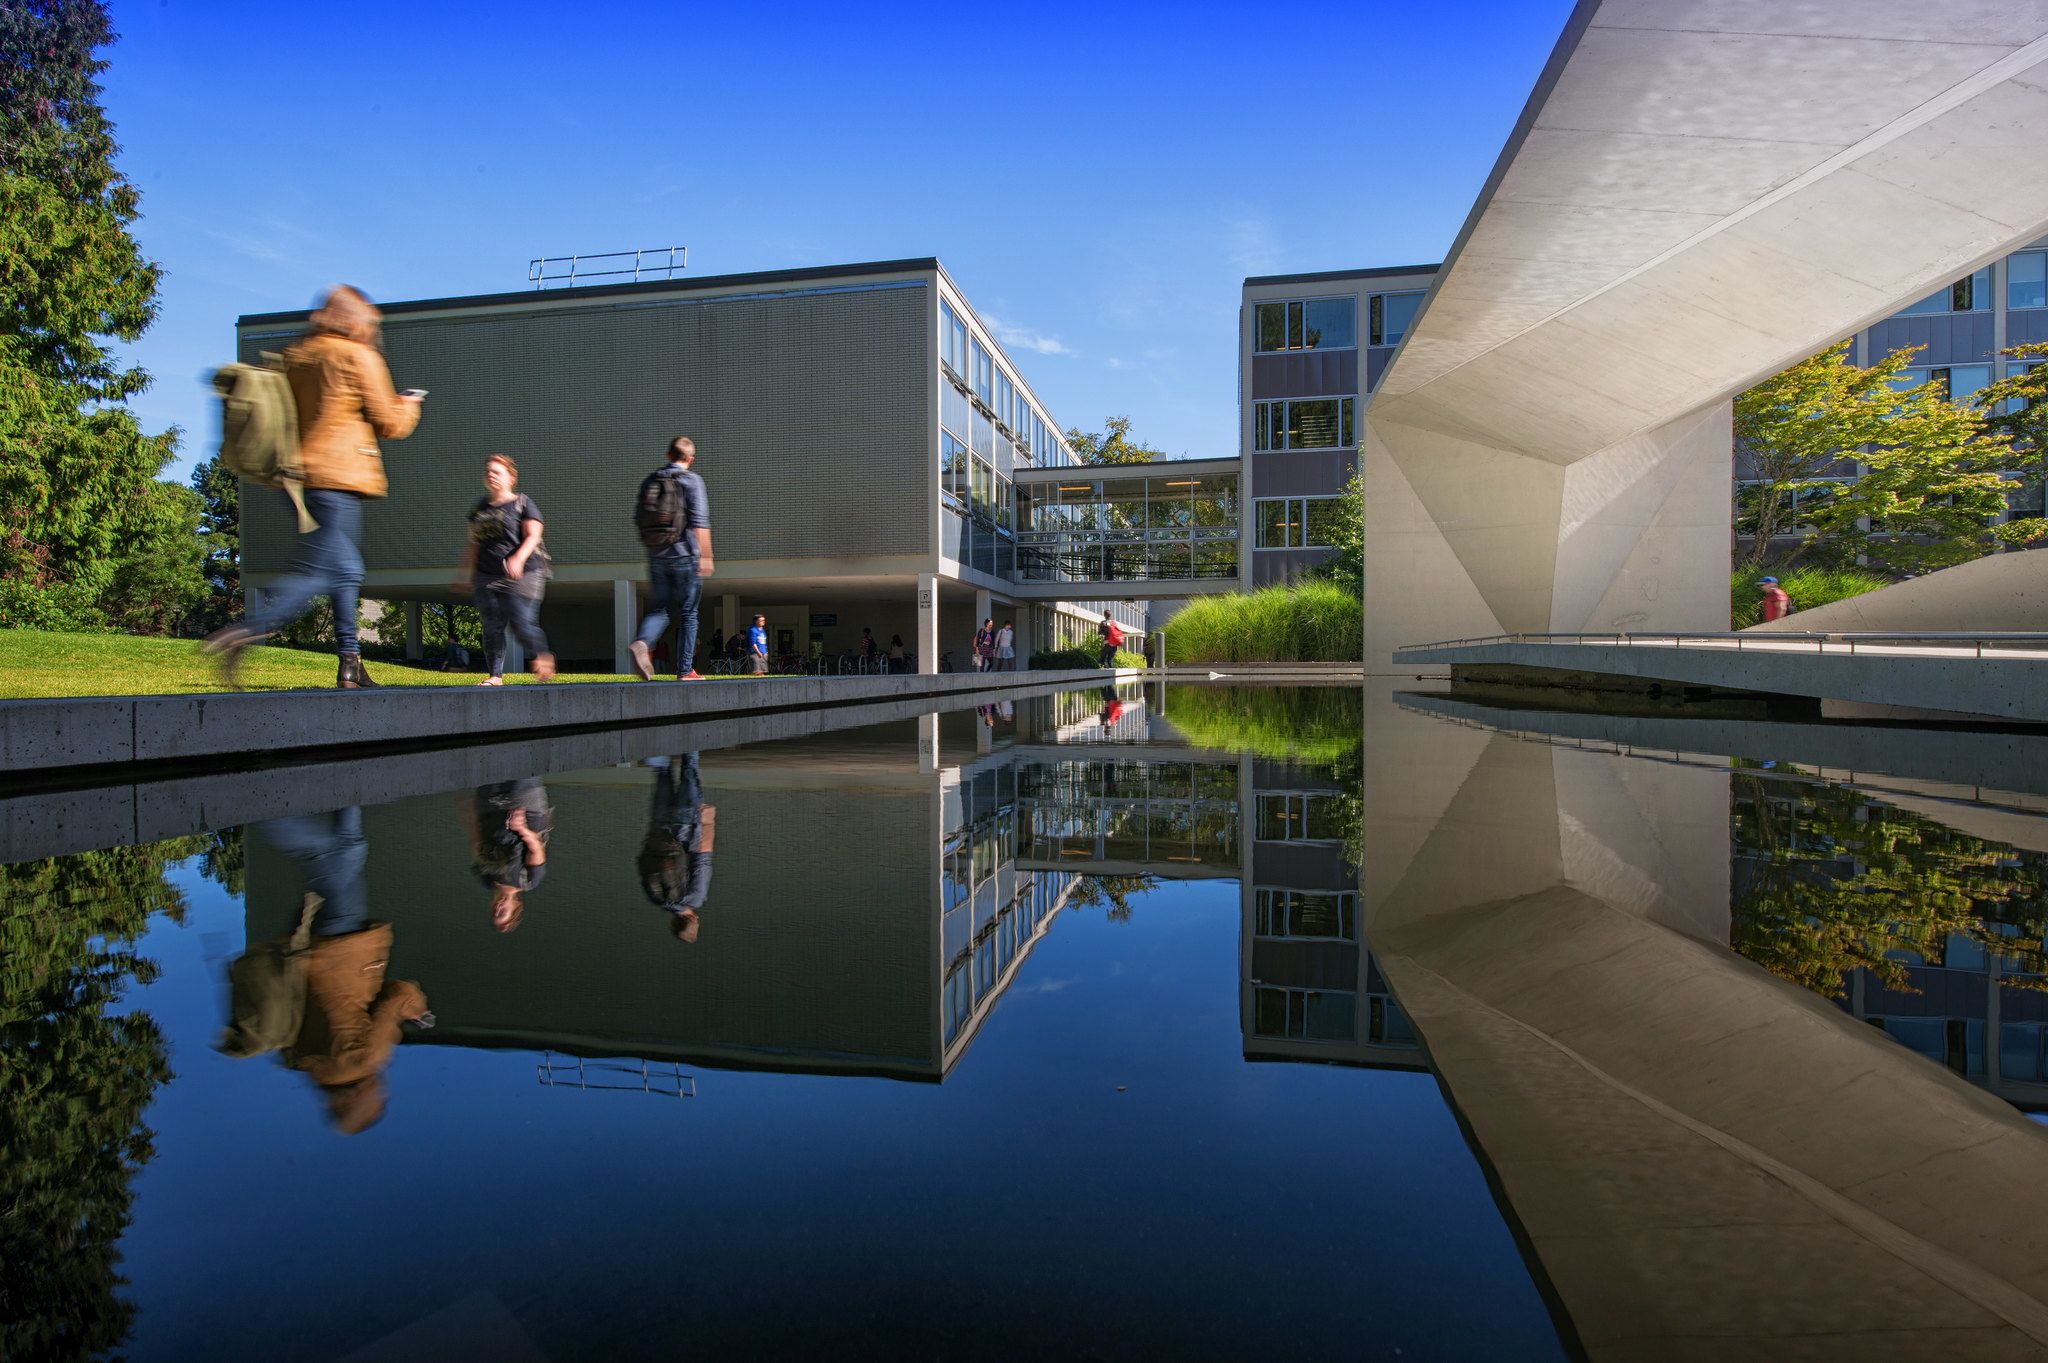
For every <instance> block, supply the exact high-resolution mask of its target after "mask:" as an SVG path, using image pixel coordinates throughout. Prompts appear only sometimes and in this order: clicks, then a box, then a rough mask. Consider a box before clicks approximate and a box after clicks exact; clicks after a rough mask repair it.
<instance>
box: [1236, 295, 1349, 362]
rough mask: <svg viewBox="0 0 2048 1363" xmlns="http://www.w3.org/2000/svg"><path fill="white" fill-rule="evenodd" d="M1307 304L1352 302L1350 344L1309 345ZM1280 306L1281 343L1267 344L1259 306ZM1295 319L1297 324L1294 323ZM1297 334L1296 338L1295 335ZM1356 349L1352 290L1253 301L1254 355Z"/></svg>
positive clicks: (1263, 307) (1262, 307)
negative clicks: (1261, 327) (1275, 344)
mask: <svg viewBox="0 0 2048 1363" xmlns="http://www.w3.org/2000/svg"><path fill="white" fill-rule="evenodd" d="M1310 303H1349V304H1350V305H1351V344H1349V345H1310V344H1309V343H1308V305H1309V304H1310ZM1273 307H1277V308H1279V309H1281V314H1280V316H1281V322H1280V337H1281V341H1282V344H1281V345H1279V346H1267V345H1265V344H1264V343H1263V340H1262V334H1261V332H1260V330H1259V325H1260V323H1259V313H1260V311H1261V310H1262V309H1265V308H1273ZM1297 322H1298V323H1299V325H1298V326H1297ZM1297 336H1299V338H1300V339H1299V340H1298V341H1297V340H1296V339H1295V338H1296V337H1297ZM1357 349H1358V295H1357V294H1355V293H1316V294H1303V295H1302V296H1301V297H1299V298H1260V299H1254V300H1253V301H1252V353H1253V354H1254V355H1292V354H1297V353H1300V352H1304V351H1316V352H1318V353H1321V352H1323V351H1344V350H1357Z"/></svg>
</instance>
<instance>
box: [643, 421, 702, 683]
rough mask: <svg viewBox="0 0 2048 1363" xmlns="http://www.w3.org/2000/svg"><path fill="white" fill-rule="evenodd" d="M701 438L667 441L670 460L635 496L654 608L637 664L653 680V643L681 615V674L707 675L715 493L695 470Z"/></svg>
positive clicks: (685, 677)
mask: <svg viewBox="0 0 2048 1363" xmlns="http://www.w3.org/2000/svg"><path fill="white" fill-rule="evenodd" d="M696 462H697V442H696V441H694V440H692V439H690V437H688V436H686V435H679V436H677V437H676V438H675V439H674V440H671V441H669V442H668V464H667V466H666V467H663V468H659V469H656V470H655V471H654V472H653V473H650V474H648V475H647V476H646V477H645V478H643V479H641V480H640V491H639V493H638V494H637V495H636V496H635V497H634V499H633V528H634V529H635V530H637V531H638V532H639V535H640V543H641V545H642V547H644V548H645V549H646V550H647V593H648V596H649V597H650V598H651V601H652V604H653V606H654V609H653V610H651V611H649V612H648V613H647V616H646V618H645V619H643V620H642V621H641V622H640V636H639V637H638V638H637V639H635V640H634V641H633V646H632V649H631V652H632V655H633V670H634V671H635V672H638V673H639V674H640V680H641V681H653V680H654V653H653V646H654V645H655V644H656V643H658V642H660V640H661V636H662V635H664V634H666V633H667V632H668V620H669V617H670V616H671V615H673V616H675V617H676V623H677V624H678V626H680V632H681V637H680V638H679V639H678V640H677V642H676V680H677V681H702V680H703V679H704V678H703V676H702V674H700V673H699V672H698V671H697V664H696V658H697V600H698V597H699V595H700V594H701V593H702V591H703V586H702V580H703V579H704V578H707V577H709V576H711V494H710V493H708V492H706V491H705V490H704V480H703V479H702V478H700V477H698V476H697V475H696V474H695V473H693V472H691V470H690V466H691V465H692V464H694V463H696Z"/></svg>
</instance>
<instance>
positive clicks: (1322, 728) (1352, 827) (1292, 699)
mask: <svg viewBox="0 0 2048 1363" xmlns="http://www.w3.org/2000/svg"><path fill="white" fill-rule="evenodd" d="M1162 713H1163V714H1164V715H1165V717H1166V722H1167V723H1169V724H1171V725H1172V726H1173V727H1174V728H1176V729H1178V730H1180V732H1181V733H1182V734H1183V735H1185V736H1186V738H1187V740H1188V741H1189V742H1190V743H1193V744H1195V745H1196V746H1197V747H1202V748H1216V749H1221V750H1224V751H1227V752H1244V753H1250V754H1251V755H1253V756H1255V757H1264V758H1271V759H1276V760H1280V761H1286V762H1292V763H1295V764H1297V765H1300V766H1302V767H1304V768H1308V769H1311V770H1314V769H1321V770H1322V771H1323V773H1324V774H1326V775H1327V776H1329V777H1330V778H1331V779H1333V780H1334V781H1335V782H1336V784H1337V786H1338V792H1339V793H1338V797H1337V798H1339V799H1340V800H1342V801H1343V810H1342V813H1341V814H1340V815H1335V816H1333V818H1337V819H1341V821H1342V823H1343V827H1344V830H1345V832H1344V852H1345V857H1346V859H1347V860H1348V861H1350V863H1351V864H1352V865H1353V866H1357V865H1359V864H1360V859H1361V855H1362V848H1363V844H1364V841H1365V717H1364V714H1363V711H1362V709H1361V707H1360V704H1359V699H1358V692H1357V691H1356V690H1355V689H1352V688H1349V687H1342V686H1331V687H1301V686H1272V687H1269V686H1222V687H1211V686H1169V687H1167V688H1166V705H1165V709H1164V711H1163V712H1162Z"/></svg>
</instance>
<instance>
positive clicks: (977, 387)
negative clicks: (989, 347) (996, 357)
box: [972, 341, 995, 406]
mask: <svg viewBox="0 0 2048 1363" xmlns="http://www.w3.org/2000/svg"><path fill="white" fill-rule="evenodd" d="M972 345H973V347H974V392H975V396H977V397H979V398H980V399H981V400H982V401H983V402H984V403H987V404H989V405H990V406H993V405H994V404H995V394H994V391H993V390H994V388H995V364H994V362H993V361H991V360H990V359H989V357H988V352H987V351H986V350H983V349H982V348H981V342H980V341H974V342H972Z"/></svg>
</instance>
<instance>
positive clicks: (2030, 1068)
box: [1840, 936, 2048, 1108]
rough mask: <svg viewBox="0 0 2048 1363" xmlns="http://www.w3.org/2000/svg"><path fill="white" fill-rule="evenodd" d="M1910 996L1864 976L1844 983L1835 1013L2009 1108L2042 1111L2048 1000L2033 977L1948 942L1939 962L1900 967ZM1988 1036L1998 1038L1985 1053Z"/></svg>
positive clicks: (1960, 942) (1964, 943)
mask: <svg viewBox="0 0 2048 1363" xmlns="http://www.w3.org/2000/svg"><path fill="white" fill-rule="evenodd" d="M1906 981H1907V984H1908V986H1909V987H1910V988H1911V989H1912V990H1913V991H1915V992H1912V993H1901V992H1899V991H1897V990H1893V989H1887V988H1885V987H1884V984H1883V983H1882V982H1881V981H1879V980H1877V979H1875V978H1873V977H1872V976H1871V974H1870V972H1869V971H1867V970H1858V971H1856V972H1854V973H1853V974H1852V975H1851V976H1850V978H1849V997H1848V998H1847V999H1843V1000H1840V1002H1841V1004H1842V1006H1843V1007H1844V1008H1846V1009H1848V1010H1849V1011H1850V1012H1851V1013H1853V1014H1855V1015H1856V1016H1857V1017H1859V1018H1862V1019H1863V1020H1864V1021H1866V1022H1869V1023H1873V1024H1875V1025H1876V1026H1879V1027H1882V1028H1883V1029H1884V1031H1885V1034H1886V1035H1887V1036H1890V1037H1891V1038H1893V1039H1894V1040H1896V1041H1899V1042H1903V1043H1904V1044H1905V1045H1907V1046H1909V1047H1911V1048H1912V1049H1913V1050H1916V1051H1918V1052H1920V1054H1922V1055H1924V1056H1926V1057H1927V1058H1928V1059H1930V1060H1933V1061H1935V1062H1936V1063H1938V1064H1943V1065H1947V1066H1948V1067H1949V1068H1950V1069H1952V1070H1954V1071H1955V1072H1956V1073H1957V1074H1960V1075H1962V1076H1963V1077H1964V1078H1965V1079H1968V1080H1969V1081H1970V1082H1971V1083H1973V1084H1981V1085H1983V1086H1984V1087H1985V1088H1987V1089H1989V1090H1991V1091H1992V1092H1993V1093H1995V1094H1997V1095H1998V1096H1999V1097H2001V1098H2003V1099H2005V1100H2006V1101H2007V1102H2009V1103H2014V1104H2017V1105H2019V1106H2021V1107H2025V1108H2048V1069H2044V1063H2048V1053H2044V1049H2043V1046H2044V1041H2048V993H2043V992H2042V989H2041V986H2042V984H2043V983H2044V982H2043V980H2042V978H2041V977H2040V976H2038V975H2032V976H2026V977H2024V982H2023V983H2022V982H2020V981H2017V980H2015V979H2013V978H2012V977H2011V976H2010V975H2009V974H2007V973H2005V972H2002V970H2001V967H2000V962H1999V959H1998V957H1996V956H1995V955H1991V954H1990V953H1987V952H1986V951H1985V949H1984V947H1983V945H1982V944H1981V943H1977V942H1973V941H1970V940H1969V939H1967V938H1964V937H1959V936H1952V937H1950V938H1949V941H1948V946H1947V949H1946V950H1945V951H1944V953H1943V955H1942V958H1941V960H1940V961H1939V962H1938V963H1937V962H1921V961H1916V962H1915V963H1913V964H1909V965H1907V966H1906ZM1987 1033H1995V1035H1996V1036H1997V1037H1998V1044H1997V1045H1996V1046H1992V1047H1987V1046H1986V1045H1985V1044H1984V1039H1985V1036H1986V1035H1987Z"/></svg>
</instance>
